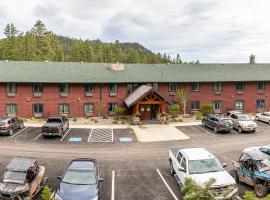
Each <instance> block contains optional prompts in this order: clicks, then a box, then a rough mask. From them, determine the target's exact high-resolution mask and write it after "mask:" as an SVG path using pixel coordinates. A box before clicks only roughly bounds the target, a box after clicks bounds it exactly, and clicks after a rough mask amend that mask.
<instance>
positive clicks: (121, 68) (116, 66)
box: [109, 62, 125, 71]
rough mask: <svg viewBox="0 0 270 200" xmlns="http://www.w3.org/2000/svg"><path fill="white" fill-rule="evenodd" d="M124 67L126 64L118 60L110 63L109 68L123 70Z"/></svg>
mask: <svg viewBox="0 0 270 200" xmlns="http://www.w3.org/2000/svg"><path fill="white" fill-rule="evenodd" d="M124 69H125V65H124V64H120V63H118V62H116V63H113V64H110V65H109V70H111V71H123V70H124Z"/></svg>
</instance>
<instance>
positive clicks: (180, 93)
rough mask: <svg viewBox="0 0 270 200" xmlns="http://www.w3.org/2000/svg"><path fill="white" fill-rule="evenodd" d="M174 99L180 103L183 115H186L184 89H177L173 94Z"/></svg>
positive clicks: (186, 99) (185, 93) (185, 94)
mask: <svg viewBox="0 0 270 200" xmlns="http://www.w3.org/2000/svg"><path fill="white" fill-rule="evenodd" d="M175 99H176V101H177V102H178V103H179V105H181V107H182V109H183V113H184V116H185V115H186V111H187V102H188V96H187V92H186V90H185V89H182V90H177V91H176V95H175Z"/></svg>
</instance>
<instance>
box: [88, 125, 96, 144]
mask: <svg viewBox="0 0 270 200" xmlns="http://www.w3.org/2000/svg"><path fill="white" fill-rule="evenodd" d="M93 129H94V128H92V129H91V131H90V132H89V136H88V140H87V142H89V141H90V138H91V135H92V132H93Z"/></svg>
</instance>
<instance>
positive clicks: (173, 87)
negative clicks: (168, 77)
mask: <svg viewBox="0 0 270 200" xmlns="http://www.w3.org/2000/svg"><path fill="white" fill-rule="evenodd" d="M176 90H177V83H169V92H176Z"/></svg>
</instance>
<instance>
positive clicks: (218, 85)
mask: <svg viewBox="0 0 270 200" xmlns="http://www.w3.org/2000/svg"><path fill="white" fill-rule="evenodd" d="M222 89H223V88H222V83H221V82H215V83H214V91H215V92H221V91H222Z"/></svg>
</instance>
